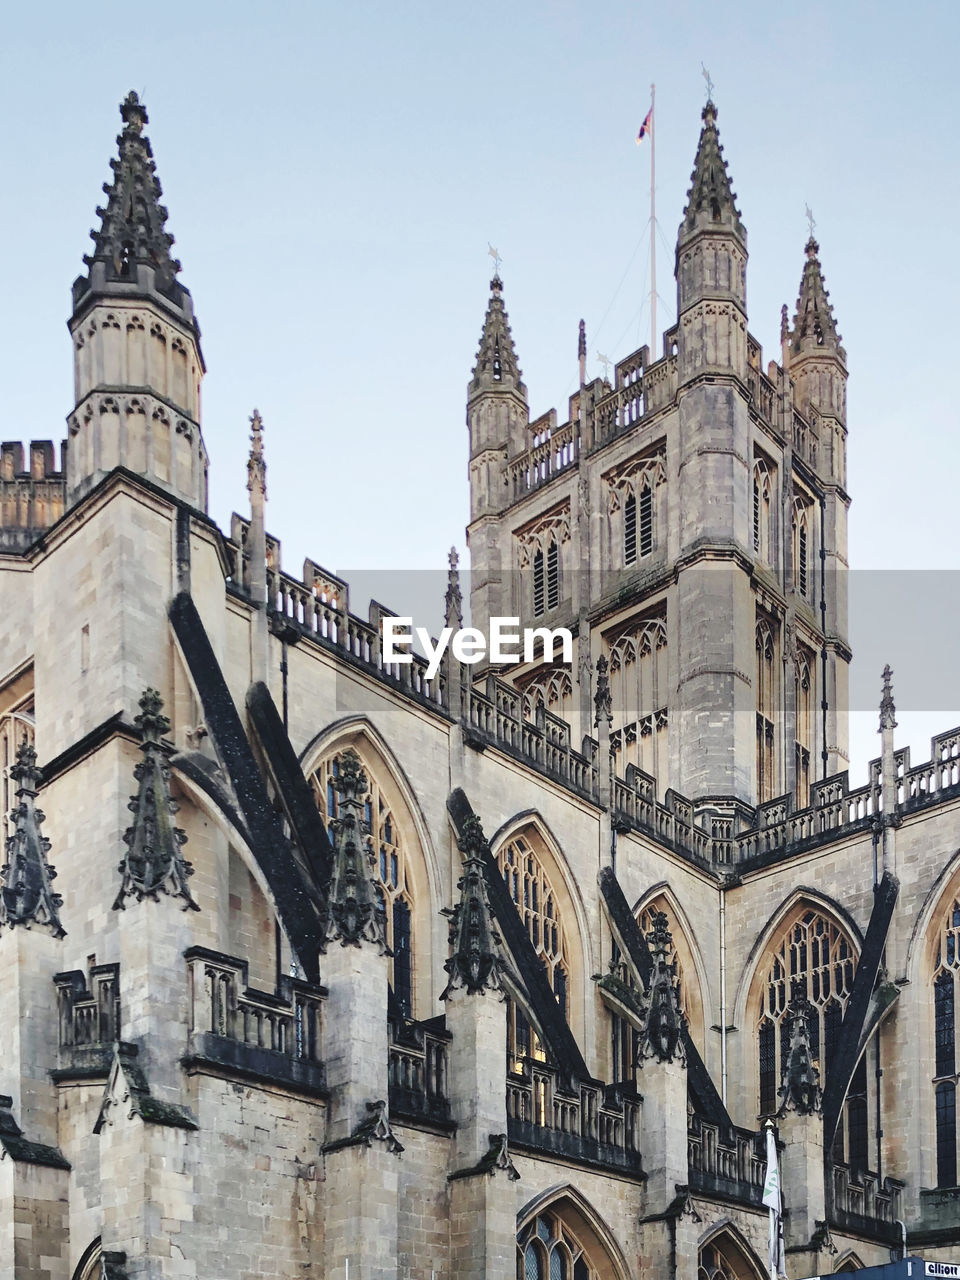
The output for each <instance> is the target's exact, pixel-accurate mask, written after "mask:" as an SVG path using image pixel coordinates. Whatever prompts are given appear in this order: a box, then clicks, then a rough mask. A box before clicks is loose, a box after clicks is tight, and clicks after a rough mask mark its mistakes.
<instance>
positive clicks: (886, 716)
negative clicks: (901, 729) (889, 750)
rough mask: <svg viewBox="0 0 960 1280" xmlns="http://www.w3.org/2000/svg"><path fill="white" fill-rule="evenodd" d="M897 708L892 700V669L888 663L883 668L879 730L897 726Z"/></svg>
mask: <svg viewBox="0 0 960 1280" xmlns="http://www.w3.org/2000/svg"><path fill="white" fill-rule="evenodd" d="M896 715H897V708H896V707H895V706H894V702H893V671H892V670H891V669H890V664H889V663H888V664H887V665H886V666H885V667H884V668H883V696H882V697H881V699H880V732H881V733H883V731H884V729H895V728H896V727H897V720H896Z"/></svg>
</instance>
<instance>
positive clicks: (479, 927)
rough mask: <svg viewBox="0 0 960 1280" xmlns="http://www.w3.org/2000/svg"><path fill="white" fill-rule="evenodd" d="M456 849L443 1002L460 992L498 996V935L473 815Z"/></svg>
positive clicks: (482, 841)
mask: <svg viewBox="0 0 960 1280" xmlns="http://www.w3.org/2000/svg"><path fill="white" fill-rule="evenodd" d="M459 847H460V852H461V853H462V854H463V875H462V876H461V878H460V880H459V882H458V884H457V888H458V889H459V890H460V901H459V902H458V903H457V905H456V907H455V908H454V911H453V916H452V919H451V921H450V945H451V946H452V947H453V954H452V955H451V956H450V959H449V960H447V962H446V963H445V964H444V966H443V967H444V969H446V971H447V973H448V974H449V975H450V981H449V982H448V983H447V986H446V988H445V990H444V991H443V993H442V994H441V996H440V999H441V1000H446V999H447V998H448V997H449V996H450V995H451V993H452V992H454V991H457V990H459V989H461V988H463V989H464V990H465V991H466V993H467V995H471V996H472V995H482V994H483V993H484V992H485V991H499V992H501V995H502V994H503V981H502V978H501V973H502V969H503V963H502V961H501V959H500V953H499V950H498V944H499V942H500V935H499V933H498V932H497V929H496V926H495V925H494V923H493V915H492V913H491V910H490V899H489V897H488V895H487V879H486V872H485V870H484V856H485V854H486V852H487V850H488V846H487V841H486V838H485V836H484V834H483V826H482V824H481V822H480V819H479V818H478V817H477V816H476V814H471V815H470V817H469V818H467V820H466V821H465V822H464V824H463V829H462V831H461V834H460V841H459Z"/></svg>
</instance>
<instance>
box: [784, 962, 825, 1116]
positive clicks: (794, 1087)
mask: <svg viewBox="0 0 960 1280" xmlns="http://www.w3.org/2000/svg"><path fill="white" fill-rule="evenodd" d="M815 1016H816V1015H815V1012H814V1008H813V1005H812V1004H811V1003H810V1001H809V1000H808V999H807V991H806V987H805V985H804V982H803V980H802V979H801V978H794V979H793V983H792V986H791V990H790V1003H789V1005H788V1006H787V1012H786V1018H787V1028H788V1033H789V1037H790V1040H789V1049H788V1051H787V1057H786V1061H785V1062H784V1064H783V1080H782V1082H781V1085H780V1098H781V1102H780V1110H779V1112H778V1113H777V1114H778V1115H783V1114H784V1113H785V1112H787V1111H796V1112H797V1113H798V1114H799V1115H801V1116H808V1115H812V1114H813V1112H815V1111H819V1110H820V1104H821V1101H822V1098H823V1093H822V1090H821V1088H820V1073H819V1071H818V1070H817V1067H816V1064H815V1063H814V1061H813V1054H812V1053H811V1049H810V1019H811V1018H812V1017H815Z"/></svg>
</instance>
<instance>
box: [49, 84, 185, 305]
mask: <svg viewBox="0 0 960 1280" xmlns="http://www.w3.org/2000/svg"><path fill="white" fill-rule="evenodd" d="M120 114H121V116H122V117H123V131H122V132H121V133H120V134H119V135H118V137H117V146H118V148H119V155H118V156H117V157H116V158H115V159H113V160H111V161H110V167H111V169H112V170H113V181H112V182H105V183H104V184H103V190H104V194H105V195H106V197H107V203H106V206H105V207H100V208H98V209H97V217H98V218H99V219H100V226H99V228H98V229H96V230H94V231H91V232H90V236H91V238H92V240H93V243H94V248H93V253H91V254H87V255H85V256H84V259H83V260H84V262H85V263H86V265H87V268H88V272H89V275H88V278H87V280H86V281H84V279H83V277H81V278H80V280H78V281H77V284H76V285H75V286H74V291H75V294H78V295H82V293H83V292H84V291H85V288H84V286H85V287H87V288H88V287H89V286H90V283H91V282H92V278H93V272H94V267H95V264H97V263H102V264H103V267H104V275H103V280H104V283H105V284H107V285H109V283H110V282H114V281H116V282H122V283H126V284H130V283H132V284H136V283H137V267H138V266H140V265H143V266H147V267H152V268H153V271H154V278H153V287H154V288H155V289H156V290H157V292H158V293H161V294H164V295H165V296H166V297H168V298H169V299H170V300H171V301H173V302H175V303H176V304H177V305H178V306H184V299H185V297H189V295H188V294H187V291H186V290H185V289H184V288H183V286H182V285H181V284H180V283H179V282H178V280H177V273H178V272H179V270H180V263H179V262H178V261H177V260H176V258H174V257H173V256H172V254H171V252H170V250H171V249H172V247H173V236H172V235H170V233H169V232H168V231H167V230H165V224H166V221H167V210H166V209H165V208H164V206H163V205H162V204H161V203H160V197H161V195H162V191H161V188H160V182H159V180H158V178H157V174H156V166H155V164H154V160H153V151H152V149H151V147H150V140H149V139H148V138H147V137H146V135H145V134H144V132H143V130H144V126H145V125H146V124H147V112H146V109H145V108H144V106H143V104H142V103H141V101H140V99H139V97H138V96H137V94H136V93H134V92H133V91H132V90H131V91H130V93H128V94H127V96H126V98H125V99H124V100H123V102H122V103H121V104H120Z"/></svg>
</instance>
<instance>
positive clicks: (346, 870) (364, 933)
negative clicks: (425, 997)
mask: <svg viewBox="0 0 960 1280" xmlns="http://www.w3.org/2000/svg"><path fill="white" fill-rule="evenodd" d="M333 785H334V787H335V788H336V790H337V794H338V796H339V798H340V809H339V816H338V817H337V818H336V819H335V820H334V822H333V824H332V826H333V832H334V841H333V870H332V872H331V875H330V890H329V895H328V898H327V907H326V928H325V930H324V937H323V942H322V949H323V950H324V951H325V950H326V948H327V947H328V946H329V944H330V943H331V942H336V941H339V943H340V945H341V946H343V947H359V946H360V944H361V942H372V943H373V944H374V945H375V946H376V947H378V948H379V950H380V953H381V955H383V954H385V953H387V952H388V951H389V948H388V947H387V941H386V924H385V920H384V908H383V904H382V902H381V900H380V896H379V894H378V892H377V887H376V885H375V884H374V880H373V856H372V854H371V851H370V847H369V839H368V837H367V835H366V832H365V831H364V824H363V797H364V796H365V795H366V794H367V785H368V784H367V775H366V774H365V773H364V771H363V766H362V765H361V763H360V757H359V756H358V755H357V754H356V752H355V751H344V752H343V754H342V755H341V756H340V760H339V766H338V772H337V775H336V777H335V778H334V780H333Z"/></svg>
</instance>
